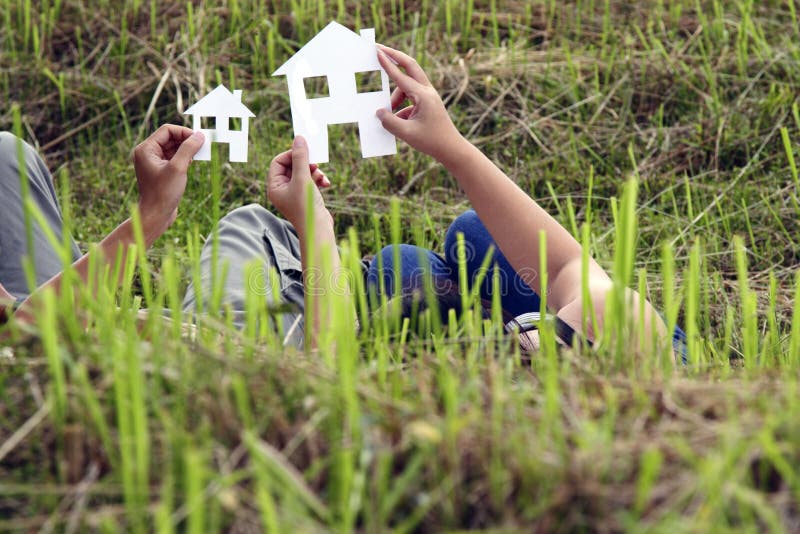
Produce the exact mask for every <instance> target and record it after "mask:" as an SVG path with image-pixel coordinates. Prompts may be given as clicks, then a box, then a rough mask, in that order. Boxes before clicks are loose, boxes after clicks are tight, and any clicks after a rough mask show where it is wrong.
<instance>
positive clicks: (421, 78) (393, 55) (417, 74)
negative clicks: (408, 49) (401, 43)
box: [378, 44, 431, 85]
mask: <svg viewBox="0 0 800 534" xmlns="http://www.w3.org/2000/svg"><path fill="white" fill-rule="evenodd" d="M378 49H379V50H381V51H382V52H383V53H385V54H386V55H387V56H389V58H390V59H393V60H395V61H396V62H397V64H398V65H400V66H401V67H403V68H404V69H405V71H406V72H407V73H408V74H409V76H411V77H412V78H414V80H416V81H417V82H419V83H421V84H423V85H430V84H431V82H430V80H428V76H427V75H426V74H425V71H424V70H422V67H420V66H419V63H417V60H415V59H414V58H413V57H411V56H409V55H408V54H406V53H404V52H401V51H400V50H395V49H394V48H389V47H388V46H384V45H382V44H379V45H378ZM378 56H380V54H378Z"/></svg>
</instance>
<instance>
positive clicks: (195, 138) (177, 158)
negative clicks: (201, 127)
mask: <svg viewBox="0 0 800 534" xmlns="http://www.w3.org/2000/svg"><path fill="white" fill-rule="evenodd" d="M205 140H206V138H205V136H204V135H203V132H194V133H193V134H192V135H190V136H189V137H187V138H186V139H185V140H184V141H183V143H181V146H180V147H179V148H178V151H177V152H175V155H174V156H172V161H173V163H175V165H177V166H178V168H180V169H181V170H182V171H186V169H188V168H189V164H190V163H191V162H192V158H193V157H194V155H195V154H197V152H198V151H199V150H200V148H201V147H202V146H203V143H204V142H205Z"/></svg>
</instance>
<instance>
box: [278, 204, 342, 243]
mask: <svg viewBox="0 0 800 534" xmlns="http://www.w3.org/2000/svg"><path fill="white" fill-rule="evenodd" d="M289 222H290V223H292V226H294V229H295V230H296V231H297V234H298V235H299V236H300V237H304V236H306V235H307V234H309V233H310V231H311V230H312V229H313V232H314V234H315V235H319V233H320V232H323V233H333V216H332V215H331V212H329V211H328V209H327V208H322V209H319V210H315V211H314V213H313V214H312V215H311V217H310V218H309V217H307V216H303V217H300V218H299V220H292V221H289ZM309 224H310V225H311V226H309Z"/></svg>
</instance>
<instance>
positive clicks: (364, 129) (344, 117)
mask: <svg viewBox="0 0 800 534" xmlns="http://www.w3.org/2000/svg"><path fill="white" fill-rule="evenodd" d="M370 72H380V79H381V90H380V91H373V92H361V93H359V92H358V86H357V83H356V74H357V73H370ZM272 75H273V76H286V81H287V82H288V84H289V100H290V104H291V110H292V126H293V127H294V134H295V135H302V136H303V137H305V139H306V141H307V142H308V149H309V162H310V163H325V162H327V161H328V159H329V156H328V125H330V124H346V123H357V124H358V134H359V141H360V143H361V155H362V157H365V158H369V157H374V156H386V155H389V154H396V153H397V143H396V142H395V138H394V136H393V135H392V134H390V133H389V132H387V131H386V130H385V129H384V128H383V125H382V124H381V122H380V121H379V120H378V118H377V117H376V116H375V112H376V111H377V110H378V109H379V108H385V109H388V110H391V95H390V94H389V77H388V76H387V75H386V72H385V71H384V70H383V68H381V65H380V63H378V51H377V47H376V46H375V30H374V29H372V28H368V29H363V30H361V35H358V34H356V33H355V32H353V31H350V30H349V29H347V28H345V27H344V26H342V25H341V24H339V23H337V22H331V23H330V24H328V25H327V26H325V28H323V29H322V31H320V32H319V33H318V34H317V35H316V36H314V38H313V39H311V40H310V41H309V42H308V43H306V45H305V46H304V47H303V48H301V49H300V50H298V51H297V53H295V55H294V56H292V57H291V58H290V59H289V60H288V61H287V62H286V63H284V64H283V65H281V66H280V68H279V69H278V70H276V71H275V72H273V73H272ZM317 76H325V77H326V78H327V84H328V90H329V96H324V97H319V98H308V95H306V90H305V85H304V82H303V80H304V79H305V78H310V77H317Z"/></svg>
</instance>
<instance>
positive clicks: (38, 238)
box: [0, 132, 80, 300]
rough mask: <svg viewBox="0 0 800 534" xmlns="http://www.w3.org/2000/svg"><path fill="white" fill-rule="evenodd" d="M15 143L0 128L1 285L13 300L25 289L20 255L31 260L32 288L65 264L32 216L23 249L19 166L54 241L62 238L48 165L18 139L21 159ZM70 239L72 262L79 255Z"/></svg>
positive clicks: (24, 291) (24, 236)
mask: <svg viewBox="0 0 800 534" xmlns="http://www.w3.org/2000/svg"><path fill="white" fill-rule="evenodd" d="M18 142H19V140H18V139H17V137H15V136H14V135H12V134H10V133H8V132H0V284H2V285H3V287H5V288H6V290H7V291H8V292H9V293H11V294H12V295H14V296H15V297H17V299H18V300H23V299H24V298H26V297H27V296H28V294H29V293H30V288H29V287H28V283H27V281H26V279H25V272H24V270H23V258H24V257H26V256H29V257H31V259H32V260H33V265H34V269H35V272H36V286H37V287H38V286H40V285H41V284H43V283H44V282H46V281H47V280H49V279H50V278H52V277H53V276H54V275H56V274H58V273H59V272H61V270H62V269H63V268H64V265H63V262H62V260H61V259H60V258H59V257H58V253H57V252H56V248H55V247H54V246H53V244H52V243H51V242H50V241H49V240H48V239H47V237H46V236H45V233H44V231H43V229H42V227H41V226H39V224H38V223H37V222H36V219H35V218H32V219H31V221H32V225H31V228H32V240H31V245H32V246H31V248H28V237H27V234H26V230H25V216H24V213H23V207H22V206H23V205H22V192H21V183H20V165H22V166H24V169H25V175H26V181H27V183H28V191H29V194H30V198H31V199H32V200H33V202H34V203H35V205H36V207H37V208H38V209H39V211H40V212H41V214H42V215H43V216H44V219H45V221H47V225H48V226H49V228H50V229H51V230H52V231H53V233H54V234H55V236H56V238H58V240H59V243H61V239H62V236H63V226H64V222H63V221H62V219H61V209H60V208H59V206H58V198H57V197H56V192H55V189H53V178H52V177H51V176H50V172H49V171H48V170H47V165H45V164H44V162H43V161H42V158H40V157H39V154H37V153H36V150H34V149H33V147H31V146H30V145H29V144H27V143H22V159H21V160H20V159H19V158H18V155H17V147H18ZM69 241H70V246H71V248H72V251H71V252H72V261H74V260H77V259H78V258H79V257H80V250H79V249H78V246H77V245H76V244H75V241H73V240H72V239H71V238H70V240H69Z"/></svg>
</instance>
